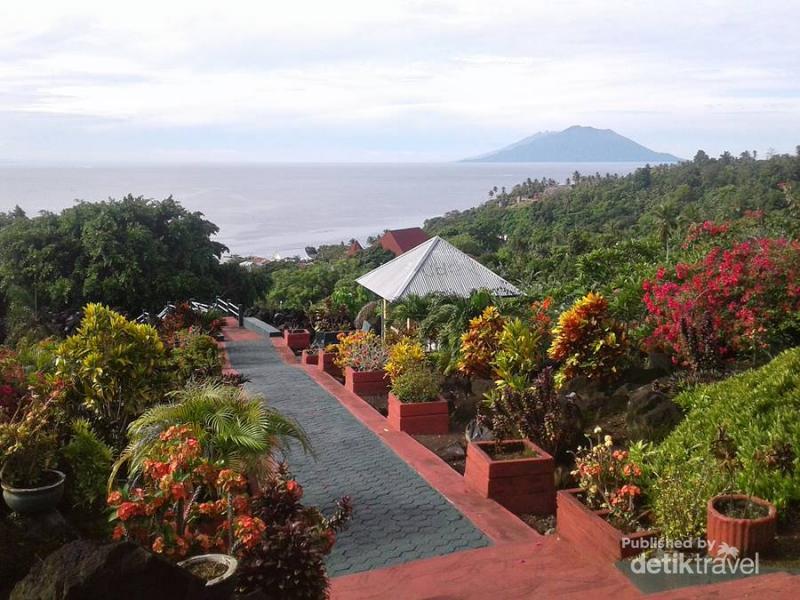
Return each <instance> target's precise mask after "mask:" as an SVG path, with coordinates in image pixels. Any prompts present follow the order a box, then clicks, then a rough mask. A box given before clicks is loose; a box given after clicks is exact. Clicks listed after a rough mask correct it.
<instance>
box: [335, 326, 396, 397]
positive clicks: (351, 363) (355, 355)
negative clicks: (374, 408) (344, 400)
mask: <svg viewBox="0 0 800 600" xmlns="http://www.w3.org/2000/svg"><path fill="white" fill-rule="evenodd" d="M337 346H338V353H337V356H336V361H335V362H336V365H337V366H338V367H339V368H341V369H342V370H343V371H344V385H345V387H346V388H347V389H348V390H350V391H351V392H353V393H354V394H357V395H360V396H376V395H380V394H385V393H386V392H388V391H389V380H388V377H387V376H386V373H385V372H384V370H383V367H384V365H385V364H386V360H387V358H388V354H387V350H386V347H385V346H384V344H383V341H382V340H381V339H380V338H379V337H378V336H376V335H375V334H374V333H373V332H371V331H354V332H353V333H350V334H347V335H340V336H339V343H338V344H337Z"/></svg>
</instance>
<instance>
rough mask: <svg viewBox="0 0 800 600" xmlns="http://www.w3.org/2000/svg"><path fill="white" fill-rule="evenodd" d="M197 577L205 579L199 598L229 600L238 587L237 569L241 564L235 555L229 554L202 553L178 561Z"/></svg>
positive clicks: (200, 599)
mask: <svg viewBox="0 0 800 600" xmlns="http://www.w3.org/2000/svg"><path fill="white" fill-rule="evenodd" d="M178 566H179V567H183V568H184V569H186V570H187V571H189V572H190V573H191V574H192V575H194V576H195V577H198V578H200V579H202V580H203V581H205V588H204V590H203V593H202V594H201V595H199V600H227V599H228V598H230V597H231V596H233V592H234V590H235V589H236V577H235V575H236V569H237V568H238V566H239V561H237V560H236V559H235V558H234V557H233V556H229V555H227V554H200V555H198V556H192V557H191V558H187V559H186V560H182V561H180V562H179V563H178Z"/></svg>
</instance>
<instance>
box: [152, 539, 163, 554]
mask: <svg viewBox="0 0 800 600" xmlns="http://www.w3.org/2000/svg"><path fill="white" fill-rule="evenodd" d="M152 548H153V552H155V553H156V554H161V553H162V552H164V538H163V537H161V536H158V537H157V538H156V539H155V541H154V542H153V546H152Z"/></svg>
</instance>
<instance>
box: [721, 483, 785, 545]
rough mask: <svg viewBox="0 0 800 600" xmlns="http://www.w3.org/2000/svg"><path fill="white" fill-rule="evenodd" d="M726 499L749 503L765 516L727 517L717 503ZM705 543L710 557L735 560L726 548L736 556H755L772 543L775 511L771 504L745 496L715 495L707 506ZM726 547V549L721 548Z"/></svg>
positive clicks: (776, 515) (775, 517)
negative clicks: (733, 551) (731, 549)
mask: <svg viewBox="0 0 800 600" xmlns="http://www.w3.org/2000/svg"><path fill="white" fill-rule="evenodd" d="M726 500H739V501H744V502H746V501H748V500H750V502H752V503H753V504H757V505H758V506H761V507H763V508H765V509H767V515H766V516H765V517H759V518H756V519H743V518H737V517H729V516H727V515H725V514H724V513H722V512H720V510H719V504H720V503H721V502H723V501H726ZM706 516H707V525H706V540H707V541H708V553H709V554H710V555H711V556H728V557H730V558H736V556H733V555H731V554H730V552H729V548H736V550H738V554H737V556H738V557H745V556H749V557H752V556H755V554H756V553H757V552H764V551H765V550H767V549H769V547H770V546H771V545H772V544H773V541H774V540H775V532H776V529H777V525H778V511H777V509H776V508H775V506H774V505H773V504H771V503H770V502H767V501H766V500H763V499H761V498H757V497H755V496H747V495H745V494H722V495H720V496H714V497H713V498H711V499H710V500H709V501H708V504H707V505H706ZM723 544H727V546H723Z"/></svg>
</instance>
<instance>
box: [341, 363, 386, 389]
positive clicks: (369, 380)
mask: <svg viewBox="0 0 800 600" xmlns="http://www.w3.org/2000/svg"><path fill="white" fill-rule="evenodd" d="M344 387H345V388H347V389H348V390H350V391H351V392H353V393H354V394H357V395H358V396H379V395H381V394H386V393H387V392H388V391H389V377H387V375H386V372H385V371H383V370H380V371H354V370H353V368H352V367H347V368H346V369H345V370H344Z"/></svg>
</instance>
